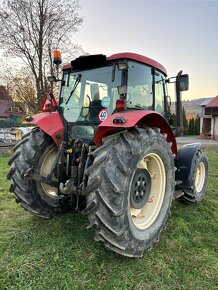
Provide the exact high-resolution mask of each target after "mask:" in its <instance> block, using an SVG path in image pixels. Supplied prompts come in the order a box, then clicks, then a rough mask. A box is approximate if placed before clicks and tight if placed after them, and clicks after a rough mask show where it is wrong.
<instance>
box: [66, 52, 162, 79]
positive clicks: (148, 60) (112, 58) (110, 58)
mask: <svg viewBox="0 0 218 290" xmlns="http://www.w3.org/2000/svg"><path fill="white" fill-rule="evenodd" d="M88 57H89V56H88ZM84 58H85V57H84ZM120 59H131V60H135V61H137V62H140V63H143V64H146V65H149V66H152V67H154V68H156V69H158V70H160V71H161V72H163V73H164V74H165V75H167V71H166V69H165V67H164V66H162V65H161V64H160V63H159V62H157V61H155V60H153V59H151V58H149V57H146V56H143V55H140V54H137V53H131V52H123V53H117V54H112V55H111V56H108V57H106V61H108V62H109V61H115V60H120ZM71 67H72V66H71V63H69V64H65V65H63V70H66V69H69V68H71Z"/></svg>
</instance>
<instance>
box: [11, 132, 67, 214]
mask: <svg viewBox="0 0 218 290" xmlns="http://www.w3.org/2000/svg"><path fill="white" fill-rule="evenodd" d="M57 151H58V149H57V147H56V145H55V144H54V142H53V141H52V139H51V138H50V137H49V136H48V135H46V134H45V133H44V132H43V131H41V130H39V129H33V130H32V131H31V132H30V133H29V134H27V135H26V136H25V137H24V138H23V140H22V141H20V142H19V143H18V144H17V145H16V146H15V147H14V154H13V155H12V157H11V158H10V160H9V162H8V164H9V165H10V171H9V173H8V175H7V178H8V179H9V180H10V181H11V186H10V192H13V193H14V194H15V197H16V201H17V202H18V203H20V204H21V206H22V207H23V208H24V209H26V210H28V211H29V212H30V213H32V214H34V215H36V216H39V217H43V218H50V217H53V216H54V215H55V214H56V213H57V212H60V211H63V209H64V202H65V201H64V197H63V196H59V195H58V189H57V188H56V187H53V186H50V185H48V184H45V183H42V182H40V181H37V180H34V179H31V177H30V178H25V177H24V173H25V172H28V170H30V171H34V172H35V173H36V174H38V175H41V176H44V177H46V176H47V175H48V174H49V170H50V168H51V165H52V162H53V161H54V158H55V156H56V154H57ZM52 179H55V176H53V177H52Z"/></svg>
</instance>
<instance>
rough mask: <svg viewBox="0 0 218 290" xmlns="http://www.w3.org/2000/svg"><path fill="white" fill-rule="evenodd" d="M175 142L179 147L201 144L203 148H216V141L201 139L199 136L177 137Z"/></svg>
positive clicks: (217, 142) (217, 143)
mask: <svg viewBox="0 0 218 290" xmlns="http://www.w3.org/2000/svg"><path fill="white" fill-rule="evenodd" d="M176 141H177V143H178V144H179V145H184V144H190V143H201V144H202V145H203V146H218V141H215V140H211V139H201V138H200V136H181V137H177V138H176Z"/></svg>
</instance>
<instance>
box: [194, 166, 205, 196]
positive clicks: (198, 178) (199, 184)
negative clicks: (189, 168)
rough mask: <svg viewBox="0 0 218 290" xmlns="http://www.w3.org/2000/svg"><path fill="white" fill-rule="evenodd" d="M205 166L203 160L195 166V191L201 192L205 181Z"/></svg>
mask: <svg viewBox="0 0 218 290" xmlns="http://www.w3.org/2000/svg"><path fill="white" fill-rule="evenodd" d="M205 172H206V170H205V166H204V163H203V162H200V163H199V164H198V166H197V170H196V175H195V182H194V184H195V189H196V191H197V192H201V191H202V188H203V186H204V181H205Z"/></svg>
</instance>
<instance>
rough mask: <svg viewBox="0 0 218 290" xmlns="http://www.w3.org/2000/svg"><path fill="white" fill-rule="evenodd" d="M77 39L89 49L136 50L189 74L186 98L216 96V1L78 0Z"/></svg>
mask: <svg viewBox="0 0 218 290" xmlns="http://www.w3.org/2000/svg"><path fill="white" fill-rule="evenodd" d="M80 6H81V10H80V14H81V16H83V17H84V22H83V24H82V26H81V27H80V30H79V32H77V33H76V34H75V35H74V42H75V43H78V44H80V45H82V47H83V49H84V50H85V51H87V52H89V53H91V54H95V53H104V54H106V55H111V54H113V53H117V52H127V51H128V52H135V53H140V54H142V55H145V56H148V57H151V58H153V59H155V60H157V61H159V62H160V63H161V64H163V65H164V66H165V67H166V69H167V71H168V76H174V75H176V74H177V72H178V71H179V70H181V69H182V70H183V72H184V73H188V74H189V75H190V90H189V91H188V92H185V93H183V99H194V98H201V97H208V96H216V95H218V17H217V13H218V0H217V1H146V0H144V1H143V0H141V1H137V0H128V1H125V0H123V1H121V0H120V1H117V0H111V1H106V0H80Z"/></svg>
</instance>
